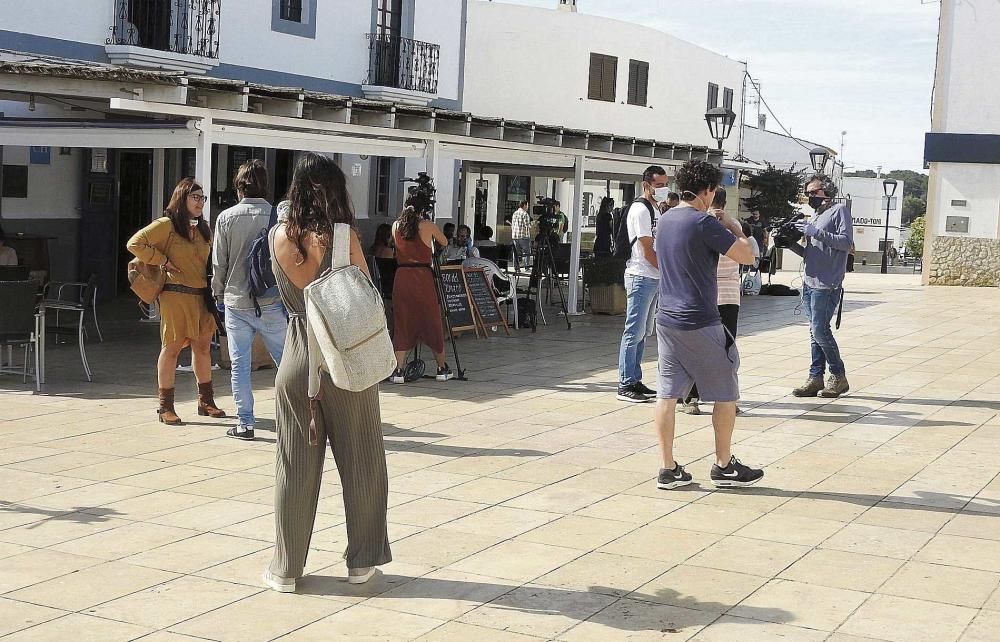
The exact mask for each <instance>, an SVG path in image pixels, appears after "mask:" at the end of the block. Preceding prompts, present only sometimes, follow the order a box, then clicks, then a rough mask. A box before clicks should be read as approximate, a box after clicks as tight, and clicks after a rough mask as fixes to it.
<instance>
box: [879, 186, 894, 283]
mask: <svg viewBox="0 0 1000 642" xmlns="http://www.w3.org/2000/svg"><path fill="white" fill-rule="evenodd" d="M882 191H884V192H885V238H884V239H883V240H882V274H888V272H889V209H890V207H889V206H890V205H892V195H893V194H895V193H896V181H895V180H893V179H891V178H887V179H885V180H884V181H882Z"/></svg>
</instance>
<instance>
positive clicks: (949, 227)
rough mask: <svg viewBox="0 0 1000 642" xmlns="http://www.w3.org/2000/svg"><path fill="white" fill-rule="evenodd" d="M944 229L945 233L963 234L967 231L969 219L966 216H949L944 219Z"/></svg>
mask: <svg viewBox="0 0 1000 642" xmlns="http://www.w3.org/2000/svg"><path fill="white" fill-rule="evenodd" d="M944 229H945V231H946V232H965V233H968V231H969V217H968V216H949V217H947V218H946V219H945V222H944Z"/></svg>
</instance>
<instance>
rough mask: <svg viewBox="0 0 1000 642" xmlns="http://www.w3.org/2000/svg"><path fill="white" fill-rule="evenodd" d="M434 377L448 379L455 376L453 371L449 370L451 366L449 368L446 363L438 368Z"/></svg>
mask: <svg viewBox="0 0 1000 642" xmlns="http://www.w3.org/2000/svg"><path fill="white" fill-rule="evenodd" d="M434 378H435V379H437V380H438V381H448V380H449V379H454V378H455V373H454V372H452V371H451V368H449V367H448V364H447V363H446V364H444V365H443V366H441V367H440V368H438V371H437V375H435V377H434Z"/></svg>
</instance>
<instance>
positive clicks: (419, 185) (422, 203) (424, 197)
mask: <svg viewBox="0 0 1000 642" xmlns="http://www.w3.org/2000/svg"><path fill="white" fill-rule="evenodd" d="M399 182H400V183H416V184H415V185H411V186H410V187H408V188H407V189H406V206H407V207H412V208H413V209H415V210H416V211H417V213H419V214H426V215H428V216H433V215H434V204H435V203H436V202H437V200H436V199H435V197H434V196H435V194H437V188H436V187H434V179H433V178H431V177H430V176H428V175H427V172H420V173H419V174H417V177H416V178H403V179H401V180H400V181H399Z"/></svg>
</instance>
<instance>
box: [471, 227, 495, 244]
mask: <svg viewBox="0 0 1000 642" xmlns="http://www.w3.org/2000/svg"><path fill="white" fill-rule="evenodd" d="M496 246H497V242H496V241H494V240H493V228H492V227H490V226H489V225H484V226H482V227H481V228H479V240H478V241H476V247H496Z"/></svg>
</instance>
